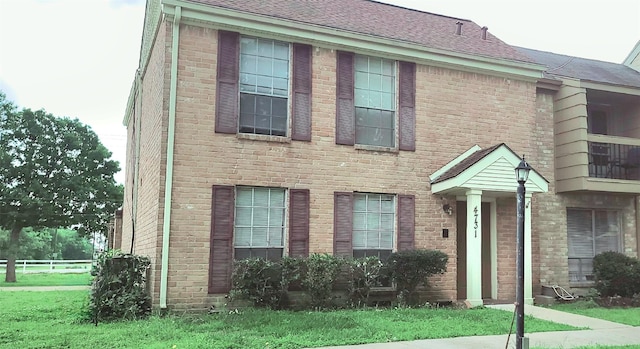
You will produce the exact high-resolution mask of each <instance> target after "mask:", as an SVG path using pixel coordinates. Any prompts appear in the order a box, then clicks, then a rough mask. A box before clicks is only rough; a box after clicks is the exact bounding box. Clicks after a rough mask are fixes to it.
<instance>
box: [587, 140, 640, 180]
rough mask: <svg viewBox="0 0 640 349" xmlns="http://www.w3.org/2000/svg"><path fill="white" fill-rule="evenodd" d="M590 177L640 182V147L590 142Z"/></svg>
mask: <svg viewBox="0 0 640 349" xmlns="http://www.w3.org/2000/svg"><path fill="white" fill-rule="evenodd" d="M588 144H589V177H596V178H611V179H630V180H640V147H639V146H636V145H628V144H617V143H602V142H588Z"/></svg>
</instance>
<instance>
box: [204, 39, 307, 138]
mask: <svg viewBox="0 0 640 349" xmlns="http://www.w3.org/2000/svg"><path fill="white" fill-rule="evenodd" d="M311 52H312V49H311V46H310V45H305V44H299V43H287V42H281V41H277V40H271V39H264V38H255V37H249V36H242V37H241V36H240V34H239V33H236V32H228V31H222V30H221V31H219V32H218V56H217V75H216V89H215V93H216V110H215V118H216V123H215V124H216V126H215V127H216V129H215V131H216V132H217V133H228V134H238V133H242V134H250V135H259V136H255V137H254V136H252V137H250V138H252V139H266V140H273V139H272V137H273V136H275V137H279V138H278V141H282V139H283V138H284V139H285V140H286V139H287V138H290V139H292V140H301V141H310V140H311V86H312V83H311V78H312V77H311V60H312V55H311Z"/></svg>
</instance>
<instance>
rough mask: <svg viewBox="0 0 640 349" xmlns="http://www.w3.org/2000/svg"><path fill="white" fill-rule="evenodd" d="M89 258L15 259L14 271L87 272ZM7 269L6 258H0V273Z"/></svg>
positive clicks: (27, 272) (89, 267) (89, 265)
mask: <svg viewBox="0 0 640 349" xmlns="http://www.w3.org/2000/svg"><path fill="white" fill-rule="evenodd" d="M91 263H92V261H91V260H90V259H84V260H24V259H19V260H16V273H19V272H22V273H24V274H29V273H88V272H89V271H91ZM6 271H7V260H6V259H0V273H5V272H6Z"/></svg>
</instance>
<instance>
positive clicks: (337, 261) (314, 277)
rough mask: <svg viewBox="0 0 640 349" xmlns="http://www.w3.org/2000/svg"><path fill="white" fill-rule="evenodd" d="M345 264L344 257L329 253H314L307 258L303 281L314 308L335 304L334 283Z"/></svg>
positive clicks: (303, 286) (324, 307)
mask: <svg viewBox="0 0 640 349" xmlns="http://www.w3.org/2000/svg"><path fill="white" fill-rule="evenodd" d="M343 264H344V260H343V259H341V258H339V257H334V256H332V255H329V254H312V255H310V256H309V258H307V259H306V260H305V263H304V272H303V273H302V279H301V283H302V288H303V290H304V291H306V292H307V294H308V295H309V297H310V301H311V306H312V307H313V308H314V309H326V308H332V307H333V306H334V304H333V285H334V283H335V281H336V279H337V277H338V274H339V273H340V269H341V267H342V265H343Z"/></svg>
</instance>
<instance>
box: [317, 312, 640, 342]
mask: <svg viewBox="0 0 640 349" xmlns="http://www.w3.org/2000/svg"><path fill="white" fill-rule="evenodd" d="M487 307H489V308H494V309H500V310H505V311H509V312H513V310H514V306H513V304H504V305H489V306H487ZM525 314H526V315H531V316H533V317H536V318H539V319H543V320H549V321H553V322H556V323H562V324H567V325H571V326H575V327H587V328H589V330H581V331H558V332H537V333H525V337H528V338H529V347H530V348H534V347H542V348H562V349H567V348H575V347H580V346H585V345H596V344H599V345H633V344H635V345H638V348H640V327H632V326H629V325H624V324H619V323H615V322H611V321H605V320H600V319H594V318H590V317H587V316H582V315H575V314H570V313H565V312H561V311H557V310H553V309H548V308H542V307H536V306H532V305H526V306H525ZM525 330H526V323H525ZM514 331H515V329H514ZM507 337H508V336H507V335H497V336H474V337H457V338H446V339H424V340H417V341H408V342H392V343H375V344H360V345H346V346H334V347H324V348H323V349H410V348H411V349H427V348H437V349H463V348H474V349H482V348H487V349H489V348H491V349H496V348H505V346H506V344H507ZM508 347H509V348H515V334H512V335H511V338H510V339H509V346H508Z"/></svg>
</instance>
